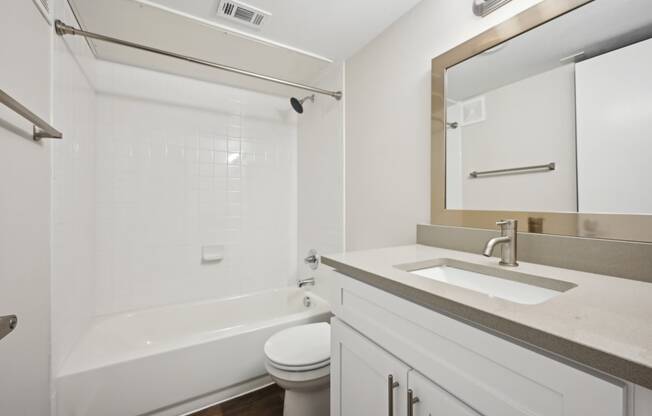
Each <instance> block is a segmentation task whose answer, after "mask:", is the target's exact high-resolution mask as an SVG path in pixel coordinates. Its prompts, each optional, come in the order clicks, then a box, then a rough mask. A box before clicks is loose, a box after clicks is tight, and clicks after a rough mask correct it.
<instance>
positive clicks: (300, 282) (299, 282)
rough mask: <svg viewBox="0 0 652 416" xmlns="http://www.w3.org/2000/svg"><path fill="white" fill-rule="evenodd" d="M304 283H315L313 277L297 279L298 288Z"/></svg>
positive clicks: (304, 284)
mask: <svg viewBox="0 0 652 416" xmlns="http://www.w3.org/2000/svg"><path fill="white" fill-rule="evenodd" d="M306 285H312V286H314V285H315V278H314V277H309V278H307V279H302V280H299V281H297V286H299V287H300V288H301V287H304V286H306Z"/></svg>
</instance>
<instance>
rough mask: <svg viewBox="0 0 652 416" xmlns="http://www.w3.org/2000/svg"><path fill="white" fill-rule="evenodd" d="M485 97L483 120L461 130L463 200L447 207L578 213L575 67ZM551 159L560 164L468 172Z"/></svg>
mask: <svg viewBox="0 0 652 416" xmlns="http://www.w3.org/2000/svg"><path fill="white" fill-rule="evenodd" d="M483 96H484V99H485V108H486V118H485V120H484V121H481V122H478V123H473V124H469V125H465V126H460V127H459V128H458V129H457V130H458V131H459V133H458V134H460V136H461V142H462V178H461V179H462V183H461V186H462V189H463V191H462V193H463V201H462V205H461V206H454V205H451V204H448V199H447V207H448V208H452V209H471V210H496V211H535V212H536V211H553V212H576V211H577V185H576V184H577V180H576V174H575V172H576V169H577V164H576V159H575V72H574V67H573V65H572V64H571V65H565V66H562V67H559V68H556V69H554V70H552V71H547V72H544V73H542V74H538V75H535V76H533V77H529V78H526V79H524V80H520V81H517V82H515V83H512V84H509V85H506V86H504V87H501V88H498V89H495V90H493V91H488V92H487V93H485V94H483ZM450 132H451V130H448V133H449V134H450ZM550 162H554V163H555V164H556V169H555V170H554V171H547V170H546V171H537V172H530V173H521V174H510V175H499V176H485V177H479V178H471V177H470V176H469V173H470V172H472V171H486V170H495V169H504V168H513V167H520V166H530V165H543V164H547V163H550ZM447 194H448V190H447Z"/></svg>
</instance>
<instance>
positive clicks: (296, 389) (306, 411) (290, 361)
mask: <svg viewBox="0 0 652 416" xmlns="http://www.w3.org/2000/svg"><path fill="white" fill-rule="evenodd" d="M330 332H331V327H330V325H329V324H328V323H326V322H320V323H316V324H307V325H299V326H295V327H292V328H287V329H284V330H282V331H280V332H277V333H276V334H274V335H272V336H271V337H270V338H269V339H268V340H267V342H266V343H265V368H266V369H267V372H268V373H269V375H270V376H271V377H272V379H273V380H274V381H275V382H276V384H278V385H279V386H280V387H281V388H283V389H284V390H285V404H284V407H283V416H307V415H310V416H329V414H330V355H331V354H330V346H331V345H330Z"/></svg>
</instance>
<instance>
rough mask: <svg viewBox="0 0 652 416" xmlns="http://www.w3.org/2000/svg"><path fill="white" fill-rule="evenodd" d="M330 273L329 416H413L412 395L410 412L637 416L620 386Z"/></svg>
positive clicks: (488, 415)
mask: <svg viewBox="0 0 652 416" xmlns="http://www.w3.org/2000/svg"><path fill="white" fill-rule="evenodd" d="M329 273H331V275H330V276H329V280H330V283H331V284H332V287H331V289H332V293H331V296H330V298H331V305H332V307H333V312H334V314H335V318H333V320H332V353H331V360H332V361H331V409H332V415H333V416H349V415H350V416H353V415H386V414H389V415H391V414H392V413H390V412H389V405H390V403H392V401H393V415H400V416H407V415H408V406H407V395H408V389H411V390H412V391H413V394H414V396H416V397H418V398H419V401H418V402H417V403H415V404H414V407H413V411H414V415H428V416H429V415H439V414H441V415H446V416H457V415H460V416H470V415H486V416H584V415H591V416H631V415H633V414H634V413H633V410H632V408H633V406H632V405H631V404H629V403H628V400H627V399H628V395H629V394H630V391H629V389H628V385H627V384H626V383H624V382H622V381H620V380H617V379H613V378H610V377H607V376H605V375H602V374H597V373H594V372H592V371H591V370H589V369H586V368H580V367H578V366H575V365H571V364H570V363H566V362H562V361H561V359H559V358H552V357H550V356H547V355H545V353H543V352H541V351H539V350H535V349H532V348H526V347H525V346H522V345H519V344H516V343H514V342H511V340H507V339H503V338H501V337H499V336H497V335H494V334H491V333H488V332H486V331H485V330H481V329H479V328H475V327H473V326H472V325H469V324H467V323H462V322H460V321H457V320H455V319H452V318H449V317H447V316H444V315H442V314H439V313H437V312H434V311H432V310H430V309H426V308H423V307H421V306H419V305H417V304H415V303H413V302H409V301H407V300H405V299H402V298H400V297H398V296H394V295H391V294H389V293H387V292H384V291H382V290H380V289H377V288H375V287H372V286H369V285H367V284H364V283H361V282H359V281H357V280H355V279H352V278H350V277H348V276H345V275H342V274H339V273H337V272H335V271H329ZM390 375H392V377H393V381H395V382H397V383H398V385H397V386H395V387H393V388H392V389H390V388H389V384H388V383H389V380H388V377H389V376H390ZM390 391H391V392H392V393H393V395H390V394H389V392H390ZM636 416H639V415H638V414H636Z"/></svg>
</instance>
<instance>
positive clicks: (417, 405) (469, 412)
mask: <svg viewBox="0 0 652 416" xmlns="http://www.w3.org/2000/svg"><path fill="white" fill-rule="evenodd" d="M408 389H409V390H410V391H411V392H412V397H413V403H412V405H411V406H412V409H411V410H412V412H413V413H412V414H413V415H414V416H437V415H446V416H479V415H480V413H478V412H476V411H475V410H473V409H472V408H470V407H469V406H467V405H466V404H465V403H464V402H462V401H460V400H458V399H457V398H456V397H454V396H452V395H450V394H449V393H448V392H446V391H445V390H443V389H442V388H441V387H439V386H438V385H437V384H435V383H433V382H432V381H430V380H428V379H427V378H425V377H424V376H423V375H422V374H420V373H419V372H418V371H416V370H410V372H409V373H408ZM406 406H407V404H406ZM406 408H407V407H406Z"/></svg>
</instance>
